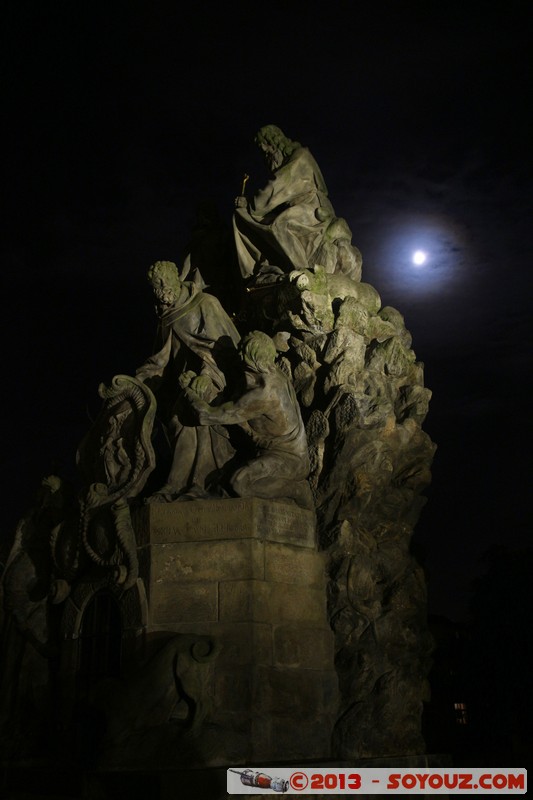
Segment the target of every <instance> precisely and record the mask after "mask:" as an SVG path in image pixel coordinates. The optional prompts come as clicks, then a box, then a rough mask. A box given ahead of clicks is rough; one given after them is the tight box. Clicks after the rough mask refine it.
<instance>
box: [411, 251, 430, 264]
mask: <svg viewBox="0 0 533 800" xmlns="http://www.w3.org/2000/svg"><path fill="white" fill-rule="evenodd" d="M426 259H427V253H424V251H423V250H415V252H414V253H413V264H416V265H417V267H419V266H421V265H422V264H425V263H426Z"/></svg>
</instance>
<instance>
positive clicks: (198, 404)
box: [185, 389, 266, 425]
mask: <svg viewBox="0 0 533 800" xmlns="http://www.w3.org/2000/svg"><path fill="white" fill-rule="evenodd" d="M185 396H186V397H187V399H188V401H189V402H190V404H191V406H192V407H193V408H194V410H195V411H196V413H197V414H198V422H199V423H200V425H239V424H242V423H243V422H248V420H251V419H255V418H256V417H259V416H261V414H263V413H264V412H265V410H266V409H265V408H264V405H265V402H264V392H263V391H262V390H261V389H251V390H250V391H249V392H246V394H243V395H242V397H240V398H239V399H238V400H235V401H232V400H230V401H228V402H227V403H223V405H221V406H210V405H209V403H206V402H205V400H202V399H201V398H200V397H199V395H198V394H196V392H194V391H193V390H192V389H186V390H185Z"/></svg>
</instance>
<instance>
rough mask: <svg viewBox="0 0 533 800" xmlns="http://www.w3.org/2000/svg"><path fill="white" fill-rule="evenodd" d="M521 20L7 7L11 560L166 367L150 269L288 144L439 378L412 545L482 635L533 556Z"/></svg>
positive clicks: (493, 8)
mask: <svg viewBox="0 0 533 800" xmlns="http://www.w3.org/2000/svg"><path fill="white" fill-rule="evenodd" d="M368 6H371V8H370V9H369V8H368ZM528 7H529V8H531V5H530V3H527V2H523V3H520V2H506V3H505V4H503V3H500V4H498V3H497V4H490V5H489V4H488V3H477V2H471V3H462V4H460V5H459V4H457V5H454V4H448V3H431V2H426V3H417V2H413V3H379V2H373V3H366V2H365V3H363V2H357V0H352V2H342V1H341V0H329V2H320V1H319V2H306V3H303V2H302V3H299V2H292V3H289V2H284V3H280V2H269V3H268V4H266V3H265V4H261V3H259V2H258V3H255V4H251V3H241V2H233V3H228V2H219V3H216V4H215V3H206V2H195V3H191V4H190V5H188V6H187V8H186V7H185V6H183V5H182V4H179V3H177V2H166V3H165V2H150V3H148V2H144V3H142V2H133V0H130V2H110V3H108V4H107V7H104V6H103V5H99V4H93V3H72V2H68V3H67V2H60V1H59V0H55V2H53V3H37V2H35V3H28V2H17V3H9V4H8V11H7V13H4V15H3V28H4V36H5V42H4V43H3V45H2V52H3V55H4V66H3V69H2V77H3V79H4V82H5V86H4V90H3V93H2V95H3V100H2V103H3V106H4V112H5V113H4V125H3V133H4V145H3V149H4V155H5V156H6V158H5V162H6V163H5V168H4V179H3V186H4V196H5V198H6V200H7V208H6V209H5V211H4V215H3V219H4V222H5V223H6V224H5V235H4V237H3V240H2V265H3V268H2V281H3V283H4V290H3V294H2V297H3V314H2V316H3V318H4V321H5V332H4V336H3V342H4V381H3V385H4V392H3V394H4V399H5V408H6V411H5V416H4V421H5V423H4V424H5V427H6V429H7V437H6V439H5V442H4V446H3V447H2V461H3V489H4V500H3V503H2V507H3V513H2V533H1V537H2V540H1V547H2V550H1V551H0V552H2V553H3V556H4V558H5V553H6V548H7V547H8V544H9V541H10V539H11V537H12V536H13V533H14V528H15V524H16V521H17V519H18V518H19V517H20V516H21V515H22V514H23V513H24V512H25V511H26V510H27V508H28V506H29V505H30V504H31V502H32V498H33V495H34V493H35V491H36V489H37V488H38V486H39V483H40V480H41V478H42V477H43V476H44V475H46V474H48V473H49V472H50V471H51V469H53V468H54V467H55V466H56V465H60V468H61V470H62V471H63V472H64V473H65V474H67V475H71V474H72V475H74V474H75V472H74V469H75V468H74V457H75V451H76V447H77V445H78V443H79V441H80V439H81V438H82V437H83V435H84V434H85V432H86V430H87V428H88V426H89V425H90V418H91V417H94V415H95V414H96V412H97V411H98V408H99V405H100V400H99V398H98V395H97V387H98V384H99V383H100V382H101V381H105V382H109V380H110V379H111V377H112V376H113V375H114V374H116V373H130V374H131V373H132V372H133V371H134V370H135V368H136V367H137V366H139V365H140V364H141V363H142V362H143V361H144V359H145V358H146V357H147V356H148V355H149V354H150V353H151V351H152V344H153V338H154V331H155V317H154V312H153V305H152V299H151V295H150V290H149V287H148V284H147V283H146V278H145V273H146V270H147V268H148V266H149V265H150V264H151V263H153V262H154V261H156V260H158V259H169V260H174V261H177V262H180V261H181V259H182V258H183V254H184V252H185V248H186V245H187V242H188V239H189V236H190V233H191V225H192V221H193V219H194V214H195V210H196V208H197V206H198V204H199V203H201V202H203V201H204V200H211V201H213V202H214V203H215V204H216V207H217V208H218V212H219V214H220V216H221V218H222V220H223V221H225V222H226V223H227V225H228V226H229V225H230V222H231V215H232V210H233V201H234V198H235V196H236V195H237V194H239V193H240V187H241V183H242V176H243V173H244V172H248V173H249V174H250V176H251V178H250V183H249V193H251V192H253V191H254V189H256V188H259V187H261V186H262V185H263V184H264V182H265V181H266V178H267V176H266V173H265V170H264V167H263V164H262V161H261V158H260V154H259V151H258V150H257V148H256V146H255V145H254V143H253V139H254V135H255V133H256V131H257V130H258V128H260V127H261V126H262V125H265V124H268V123H274V124H277V125H279V126H280V127H281V128H282V129H283V130H284V132H285V133H286V134H287V135H288V136H289V137H291V138H293V139H296V140H298V141H300V142H301V143H302V144H304V145H306V146H308V147H309V148H310V150H311V152H312V153H313V155H314V156H315V158H316V160H317V161H318V163H319V165H320V167H321V169H322V172H323V174H324V177H325V180H326V183H327V185H328V188H329V193H330V198H331V200H332V203H333V206H334V208H335V210H336V213H337V214H338V215H339V216H343V217H345V218H346V219H347V221H348V224H349V225H350V228H351V230H352V233H353V243H354V244H355V245H357V246H358V247H359V249H360V250H361V252H362V254H363V280H364V281H366V282H367V283H371V284H372V285H373V286H374V287H375V288H376V289H377V290H378V291H379V293H380V295H381V297H382V302H383V305H392V306H394V307H396V308H398V309H399V310H400V311H401V312H402V314H403V315H404V317H405V320H406V325H407V327H408V328H409V330H410V331H411V333H412V335H413V347H414V349H415V352H416V354H417V357H418V359H419V360H421V361H423V362H424V363H425V366H426V371H425V375H426V385H427V386H428V387H429V388H430V389H431V390H432V391H433V399H432V401H431V404H430V413H429V416H428V418H427V420H426V423H425V425H424V429H425V430H426V431H427V432H428V433H429V435H430V436H431V438H432V439H433V440H434V441H435V442H436V443H437V445H438V451H437V454H436V457H435V462H434V466H433V484H432V486H431V487H430V489H429V490H428V491H427V492H426V494H427V497H428V503H427V506H426V508H425V509H424V511H423V515H422V518H421V521H420V523H419V525H418V527H417V532H416V537H415V539H416V543H417V547H418V551H419V553H420V555H421V557H423V559H424V563H425V566H426V568H427V570H428V576H429V596H430V610H431V611H432V612H433V613H438V614H445V615H447V616H449V617H451V618H452V619H457V620H461V619H464V618H465V617H466V615H467V611H468V605H467V601H468V593H469V589H470V587H471V582H472V579H473V578H474V577H475V576H476V575H478V574H480V573H481V572H482V571H483V561H482V555H483V553H484V552H485V551H486V550H487V549H488V548H490V547H493V546H495V545H503V546H506V547H509V548H513V549H516V548H524V547H530V546H531V544H530V542H531V533H530V532H531V523H530V513H529V508H527V506H528V505H529V503H528V499H527V498H528V495H530V494H531V490H530V481H531V469H530V463H531V443H530V442H531V437H530V432H531V422H530V421H531V412H530V408H531V402H530V397H531V391H530V390H531V359H530V353H531V344H530V339H531V333H530V325H529V324H528V323H529V322H530V313H529V312H530V291H529V290H530V287H531V252H532V244H533V241H532V240H533V235H532V227H533V226H532V220H533V215H532V207H531V205H532V204H531V193H532V186H531V146H532V142H533V136H532V131H531V125H530V122H531V120H530V115H531V88H532V87H531V79H528V73H529V72H531V71H532V70H531V67H532V65H531V63H530V59H529V54H528V49H530V47H531V32H532V31H531V12H530V11H529V10H528ZM184 9H185V10H184ZM6 136H7V141H6ZM417 249H422V250H424V251H426V252H427V254H428V259H427V262H426V264H425V265H423V266H415V265H414V264H413V263H412V260H411V257H412V253H413V252H414V251H415V250H417ZM528 434H529V436H528ZM528 439H529V441H528ZM526 508H527V521H526ZM0 558H1V557H0Z"/></svg>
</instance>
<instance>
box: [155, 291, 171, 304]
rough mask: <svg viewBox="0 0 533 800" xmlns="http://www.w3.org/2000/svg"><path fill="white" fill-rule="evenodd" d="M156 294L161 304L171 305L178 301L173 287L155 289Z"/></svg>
mask: <svg viewBox="0 0 533 800" xmlns="http://www.w3.org/2000/svg"><path fill="white" fill-rule="evenodd" d="M154 294H155V296H156V300H157V302H158V303H159V305H160V306H171V305H172V303H174V302H175V301H176V293H175V292H174V291H173V289H154Z"/></svg>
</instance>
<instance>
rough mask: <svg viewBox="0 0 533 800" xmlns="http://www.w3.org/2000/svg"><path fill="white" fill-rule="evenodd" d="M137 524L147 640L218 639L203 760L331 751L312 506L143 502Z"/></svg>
mask: <svg viewBox="0 0 533 800" xmlns="http://www.w3.org/2000/svg"><path fill="white" fill-rule="evenodd" d="M135 524H136V529H137V535H138V540H139V544H140V549H139V563H140V576H141V579H142V580H143V582H144V585H145V587H146V593H147V597H148V626H147V644H148V648H150V647H151V646H153V647H154V648H155V647H156V646H157V643H158V641H159V639H160V638H161V637H162V636H164V635H165V634H171V633H189V634H190V633H194V634H200V635H207V636H209V637H212V638H213V639H214V640H215V641H216V642H217V644H218V646H219V648H220V649H219V653H218V656H217V657H216V659H215V661H214V662H213V665H212V667H211V668H210V670H211V671H210V675H209V689H208V693H209V702H208V703H207V707H208V708H207V711H206V715H205V720H204V724H203V725H202V728H201V731H200V733H199V737H198V741H197V742H195V747H197V749H198V751H199V753H200V754H201V759H203V763H204V764H207V765H210V766H215V765H218V764H225V765H227V764H232V763H234V764H243V763H244V762H254V761H255V762H266V761H275V760H279V759H283V760H286V759H287V758H289V759H298V758H302V759H305V760H308V759H309V758H321V759H323V758H327V757H328V755H329V753H330V737H331V729H332V725H333V722H334V719H335V712H336V708H337V693H338V687H337V676H336V672H335V669H334V664H333V634H332V631H331V629H330V628H329V626H328V623H327V615H326V575H325V562H324V556H323V555H322V554H321V553H319V552H317V548H316V537H315V520H314V515H313V514H312V513H311V512H308V511H304V510H302V509H299V508H297V507H296V506H294V505H288V504H284V503H281V502H273V501H266V500H259V499H256V498H253V499H228V500H220V501H194V502H185V503H172V504H161V505H159V504H156V505H149V506H146V507H145V508H143V509H141V510H140V511H139V513H138V515H137V518H136V522H135Z"/></svg>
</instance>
